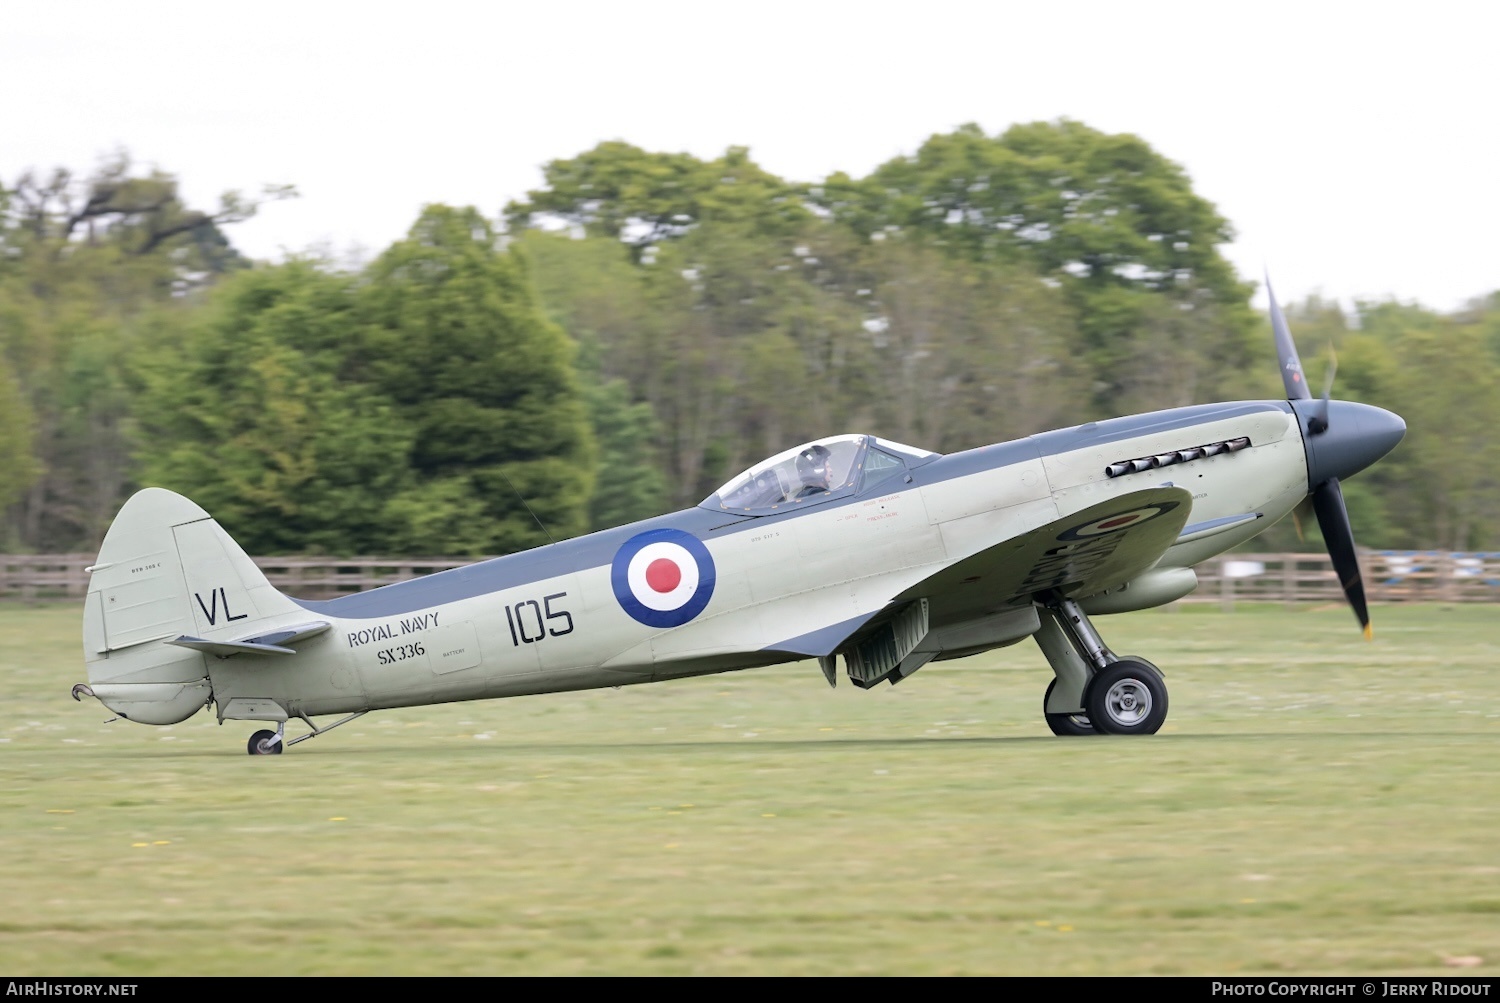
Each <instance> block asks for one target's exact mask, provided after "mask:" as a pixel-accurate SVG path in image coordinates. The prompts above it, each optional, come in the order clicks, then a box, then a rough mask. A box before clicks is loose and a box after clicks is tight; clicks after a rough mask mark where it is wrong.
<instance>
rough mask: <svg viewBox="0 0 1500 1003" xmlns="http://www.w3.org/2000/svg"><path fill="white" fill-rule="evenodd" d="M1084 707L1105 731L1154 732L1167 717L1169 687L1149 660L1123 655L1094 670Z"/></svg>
mask: <svg viewBox="0 0 1500 1003" xmlns="http://www.w3.org/2000/svg"><path fill="white" fill-rule="evenodd" d="M1084 706H1085V707H1086V708H1087V709H1088V712H1089V721H1090V722H1091V723H1092V724H1093V726H1094V727H1095V728H1097V729H1099V730H1100V731H1102V732H1106V733H1108V734H1111V735H1154V734H1156V732H1157V731H1158V730H1159V729H1160V728H1161V726H1162V723H1163V722H1164V721H1166V719H1167V686H1166V684H1165V683H1164V682H1162V678H1161V673H1160V671H1159V670H1158V669H1157V668H1156V666H1154V665H1152V664H1151V663H1150V662H1147V661H1145V660H1144V659H1134V658H1122V659H1119V660H1118V661H1114V662H1110V663H1109V664H1108V665H1106V666H1105V667H1104V668H1102V669H1100V670H1099V671H1098V672H1096V673H1094V678H1093V680H1092V681H1090V683H1089V687H1088V692H1087V693H1085V694H1084ZM1048 723H1049V724H1050V723H1051V722H1050V721H1049V722H1048Z"/></svg>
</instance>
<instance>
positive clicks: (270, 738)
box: [245, 710, 369, 756]
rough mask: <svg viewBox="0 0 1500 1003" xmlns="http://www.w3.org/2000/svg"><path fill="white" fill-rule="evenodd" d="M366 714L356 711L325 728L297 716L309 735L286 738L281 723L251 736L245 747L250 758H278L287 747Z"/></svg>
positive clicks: (284, 726) (283, 725)
mask: <svg viewBox="0 0 1500 1003" xmlns="http://www.w3.org/2000/svg"><path fill="white" fill-rule="evenodd" d="M368 713H369V711H363V710H361V711H356V712H355V713H353V714H350V715H349V716H348V717H344V718H339V720H337V721H335V722H333V723H332V724H330V725H328V726H327V727H326V728H319V727H318V726H317V725H315V724H313V723H312V719H311V718H310V717H308V716H307V715H306V714H298V715H297V717H298V718H299V719H301V720H302V721H303V722H305V723H306V724H307V726H308V727H309V728H311V729H312V733H311V734H309V735H298V736H297V737H296V738H287V737H286V722H285V721H281V722H279V723H278V724H277V725H276V730H275V731H257V732H256V733H255V734H253V735H251V736H250V741H249V742H248V743H247V744H246V746H245V747H246V749H247V750H248V751H249V753H250V755H252V756H279V755H281V753H282V752H283V751H284V750H285V749H286V747H287V746H288V745H296V744H297V743H298V742H305V741H307V740H308V739H309V738H317V737H318V736H319V735H321V734H323V733H324V732H329V731H332V730H333V729H335V728H337V727H338V726H339V725H341V724H348V723H349V722H350V721H353V720H354V719H355V718H359V717H364V716H365V715H366V714H368Z"/></svg>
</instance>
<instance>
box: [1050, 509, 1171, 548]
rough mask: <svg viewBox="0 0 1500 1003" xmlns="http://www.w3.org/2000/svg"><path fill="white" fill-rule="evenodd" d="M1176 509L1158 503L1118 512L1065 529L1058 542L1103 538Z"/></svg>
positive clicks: (1058, 535) (1059, 535)
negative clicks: (1095, 537) (1094, 537)
mask: <svg viewBox="0 0 1500 1003" xmlns="http://www.w3.org/2000/svg"><path fill="white" fill-rule="evenodd" d="M1176 507H1177V503H1176V502H1172V501H1169V502H1159V503H1157V504H1155V505H1146V506H1143V507H1141V508H1135V509H1131V510H1130V511H1128V512H1118V513H1116V514H1114V515H1108V516H1105V517H1104V518H1102V519H1095V520H1094V521H1093V522H1086V523H1084V524H1083V525H1081V526H1074V527H1073V528H1072V529H1065V530H1063V531H1062V532H1061V533H1059V534H1057V538H1058V539H1059V540H1086V539H1088V538H1089V537H1093V536H1104V535H1106V534H1109V533H1117V532H1119V531H1120V530H1122V529H1129V528H1130V527H1132V526H1139V525H1140V524H1141V523H1143V522H1150V521H1151V520H1152V519H1155V518H1156V517H1157V516H1159V515H1164V514H1165V513H1167V512H1170V511H1172V510H1173V509H1174V508H1176Z"/></svg>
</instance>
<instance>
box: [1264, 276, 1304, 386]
mask: <svg viewBox="0 0 1500 1003" xmlns="http://www.w3.org/2000/svg"><path fill="white" fill-rule="evenodd" d="M1266 295H1267V296H1268V297H1270V300H1271V330H1272V331H1273V332H1274V333H1275V335H1276V359H1277V361H1278V362H1280V363H1281V385H1282V386H1284V387H1286V399H1287V400H1290V401H1300V400H1307V399H1308V398H1310V397H1312V393H1311V392H1309V391H1308V389H1307V377H1305V376H1303V375H1302V359H1301V358H1299V357H1298V355H1297V343H1296V342H1294V341H1292V332H1291V329H1290V328H1288V327H1287V326H1286V317H1285V316H1284V315H1283V314H1282V312H1281V305H1280V304H1278V303H1277V302H1276V293H1275V292H1273V291H1272V290H1271V276H1269V275H1267V276H1266Z"/></svg>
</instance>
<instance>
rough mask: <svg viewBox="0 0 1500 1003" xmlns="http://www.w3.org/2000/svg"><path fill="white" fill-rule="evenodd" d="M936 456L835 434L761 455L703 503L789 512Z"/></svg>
mask: <svg viewBox="0 0 1500 1003" xmlns="http://www.w3.org/2000/svg"><path fill="white" fill-rule="evenodd" d="M936 455H937V454H936V453H929V452H927V451H926V450H921V449H914V448H913V447H911V446H903V445H901V444H900V443H898V442H889V441H887V440H884V439H876V438H875V437H874V436H872V435H833V436H829V437H828V438H826V439H818V440H815V441H813V442H805V443H803V444H802V445H800V446H796V447H793V448H792V449H788V450H786V451H785V452H781V453H777V454H776V455H775V456H773V457H771V458H770V459H767V460H762V461H761V462H760V463H757V464H756V465H755V466H753V467H751V468H750V469H749V470H746V471H745V472H744V473H742V474H740V475H739V476H738V477H734V478H732V479H731V480H730V481H729V482H728V483H727V484H725V485H724V486H723V487H721V488H720V489H719V490H718V491H716V492H714V493H713V494H712V495H710V496H709V497H707V498H706V499H704V501H703V507H704V508H711V509H716V510H723V511H730V512H744V513H747V514H757V515H768V514H770V513H773V512H785V511H788V510H791V509H795V508H798V507H801V506H807V505H816V504H819V503H821V502H825V501H828V500H829V499H831V498H841V497H844V496H846V495H851V494H855V493H856V492H859V491H861V490H863V489H865V488H867V487H870V486H872V485H874V484H877V483H879V482H881V481H884V480H886V479H887V478H889V477H893V476H895V475H896V474H899V473H904V472H905V471H906V470H907V469H908V468H910V467H915V466H920V465H921V464H922V463H925V462H927V461H928V460H931V459H933V458H934V457H935V456H936Z"/></svg>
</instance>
